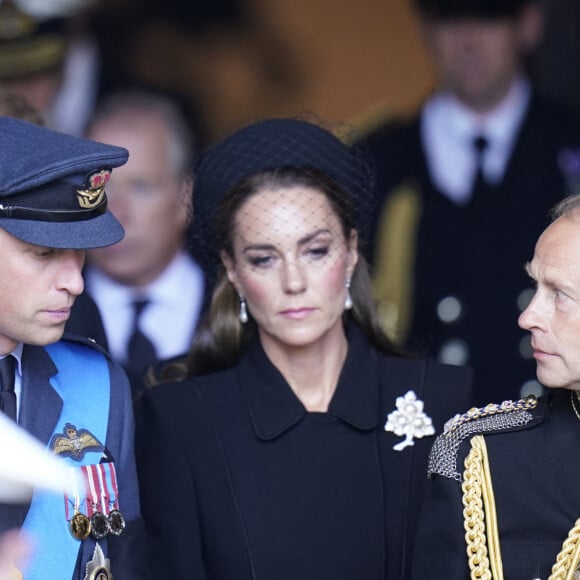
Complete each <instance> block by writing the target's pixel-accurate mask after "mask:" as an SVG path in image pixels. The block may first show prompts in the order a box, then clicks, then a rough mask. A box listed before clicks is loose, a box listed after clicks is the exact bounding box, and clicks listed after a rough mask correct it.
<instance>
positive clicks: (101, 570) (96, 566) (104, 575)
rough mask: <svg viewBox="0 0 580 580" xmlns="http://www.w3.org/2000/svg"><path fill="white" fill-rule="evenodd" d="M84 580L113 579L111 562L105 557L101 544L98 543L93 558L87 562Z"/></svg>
mask: <svg viewBox="0 0 580 580" xmlns="http://www.w3.org/2000/svg"><path fill="white" fill-rule="evenodd" d="M84 580H113V575H112V574H111V563H110V562H109V559H108V558H105V554H103V550H102V549H101V546H99V544H97V545H96V546H95V551H94V552H93V559H92V560H90V561H89V562H87V568H86V574H85V578H84Z"/></svg>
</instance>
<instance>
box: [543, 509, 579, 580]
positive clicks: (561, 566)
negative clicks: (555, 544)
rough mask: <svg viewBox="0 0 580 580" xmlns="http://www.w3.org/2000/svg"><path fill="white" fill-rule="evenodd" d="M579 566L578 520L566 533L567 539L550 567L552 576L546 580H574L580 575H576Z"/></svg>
mask: <svg viewBox="0 0 580 580" xmlns="http://www.w3.org/2000/svg"><path fill="white" fill-rule="evenodd" d="M579 564H580V518H578V519H577V520H576V522H575V524H574V527H573V528H572V529H571V530H570V532H568V537H567V538H566V539H565V540H564V543H563V544H562V549H561V550H560V553H559V554H558V556H557V558H556V563H555V564H554V565H553V566H552V574H551V575H550V577H549V578H548V580H576V578H580V574H578V575H576V571H577V570H578V565H579Z"/></svg>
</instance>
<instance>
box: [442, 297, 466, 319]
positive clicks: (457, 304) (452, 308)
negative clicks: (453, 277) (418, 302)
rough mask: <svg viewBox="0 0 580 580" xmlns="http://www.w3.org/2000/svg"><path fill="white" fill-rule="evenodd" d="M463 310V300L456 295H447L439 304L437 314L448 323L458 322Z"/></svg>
mask: <svg viewBox="0 0 580 580" xmlns="http://www.w3.org/2000/svg"><path fill="white" fill-rule="evenodd" d="M462 312H463V306H462V305H461V301H460V300H459V299H458V298H457V297H455V296H446V297H445V298H443V299H441V300H440V301H439V304H437V316H439V319H440V320H441V321H442V322H445V323H446V324H451V323H453V322H457V320H458V319H459V317H460V316H461V314H462Z"/></svg>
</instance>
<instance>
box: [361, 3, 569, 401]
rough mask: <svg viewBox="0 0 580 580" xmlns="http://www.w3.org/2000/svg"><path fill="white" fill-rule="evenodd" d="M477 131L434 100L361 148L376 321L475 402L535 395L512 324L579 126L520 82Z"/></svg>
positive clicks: (455, 106)
mask: <svg viewBox="0 0 580 580" xmlns="http://www.w3.org/2000/svg"><path fill="white" fill-rule="evenodd" d="M459 4H462V3H458V4H457V5H458V6H459ZM516 4H517V3H516ZM475 125H476V123H475V119H474V115H473V113H470V112H468V110H467V108H466V107H464V106H462V105H460V103H459V101H458V100H457V99H455V98H453V97H451V96H450V95H449V94H448V93H435V94H433V95H432V96H431V97H430V98H429V99H428V100H427V101H426V102H425V103H424V105H423V107H422V108H421V111H420V113H419V115H418V116H417V117H416V118H413V119H410V120H403V119H396V120H391V121H389V122H387V123H386V124H383V125H382V126H379V127H377V128H375V129H373V130H371V131H369V132H368V133H367V134H366V136H365V137H364V138H363V139H362V140H361V143H362V144H363V145H364V146H366V147H367V148H368V149H369V151H370V153H371V154H372V157H373V158H374V160H375V162H376V170H377V183H376V189H375V211H374V212H373V220H374V221H373V223H372V224H371V226H370V227H371V231H372V232H374V234H373V242H372V248H371V250H370V254H371V255H370V261H371V266H372V271H371V273H372V276H373V280H374V290H375V295H376V298H377V300H378V303H379V311H380V315H381V318H382V324H383V326H384V328H385V330H387V332H388V333H389V334H390V336H391V337H392V338H394V339H395V340H397V341H398V342H399V343H402V344H403V345H404V346H406V347H407V348H409V349H411V350H413V351H416V352H421V353H423V354H426V355H429V356H433V357H435V358H437V359H438V360H439V361H441V362H445V363H451V364H460V365H463V364H468V365H470V366H471V367H472V368H473V369H474V371H475V381H476V382H475V390H474V396H475V399H474V404H476V405H485V404H487V403H488V402H490V401H495V400H500V401H501V400H504V399H508V398H519V397H520V396H524V395H525V394H527V393H528V392H536V393H538V394H539V393H541V391H542V387H541V386H540V385H539V384H538V383H537V381H536V378H535V364H534V361H533V360H532V358H531V350H530V348H529V336H528V333H526V332H524V331H522V330H520V329H519V328H518V326H517V318H518V315H519V314H520V312H521V311H522V309H523V308H525V306H526V305H527V302H528V301H529V298H530V297H531V288H530V282H529V279H528V276H527V274H526V272H525V270H524V264H525V263H526V262H527V261H528V260H530V259H531V257H532V254H533V249H534V244H535V240H536V238H537V235H538V234H539V233H540V232H541V231H542V230H543V228H544V227H545V226H546V225H547V224H548V220H549V211H550V209H551V208H552V207H553V205H554V204H555V203H556V202H557V201H558V200H559V199H561V197H562V196H563V195H564V194H567V193H570V190H571V189H572V188H573V187H578V186H579V185H580V123H579V122H578V119H577V118H576V117H574V116H573V115H572V114H570V113H568V112H567V111H564V110H561V109H560V108H557V107H556V106H554V105H552V104H549V103H547V102H545V101H544V100H542V99H541V98H540V97H539V96H538V95H536V94H535V93H534V92H533V91H532V89H531V87H530V84H529V82H528V80H527V79H525V78H522V77H519V78H516V79H514V81H513V83H512V86H511V90H510V91H509V94H508V95H507V97H506V98H505V99H504V101H503V102H502V103H501V104H500V105H499V107H497V108H496V109H495V110H494V111H493V112H492V113H491V114H490V115H489V116H488V117H487V119H486V121H485V122H484V127H485V128H486V134H485V139H484V140H483V142H482V138H481V135H480V127H477V128H476V126H475ZM478 137H479V139H478ZM476 143H477V144H476ZM478 146H479V148H478ZM478 161H479V162H480V166H479V169H480V171H481V174H480V175H478V174H477V172H478Z"/></svg>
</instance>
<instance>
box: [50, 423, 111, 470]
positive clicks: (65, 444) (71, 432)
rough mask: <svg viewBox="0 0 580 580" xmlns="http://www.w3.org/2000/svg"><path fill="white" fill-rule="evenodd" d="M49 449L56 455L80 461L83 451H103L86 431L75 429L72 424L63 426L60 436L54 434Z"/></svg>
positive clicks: (95, 439) (101, 446)
mask: <svg viewBox="0 0 580 580" xmlns="http://www.w3.org/2000/svg"><path fill="white" fill-rule="evenodd" d="M50 447H51V449H52V450H53V452H54V453H55V454H56V455H62V456H63V457H70V458H71V459H73V460H75V461H80V460H81V459H82V458H83V457H84V455H85V451H103V449H104V448H103V445H101V443H99V441H98V440H97V438H96V437H95V436H94V435H93V434H92V433H91V432H90V431H88V430H87V429H77V428H76V427H75V425H73V424H72V423H67V424H66V425H65V426H64V431H63V433H62V434H55V435H54V436H53V438H52V441H51V442H50Z"/></svg>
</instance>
